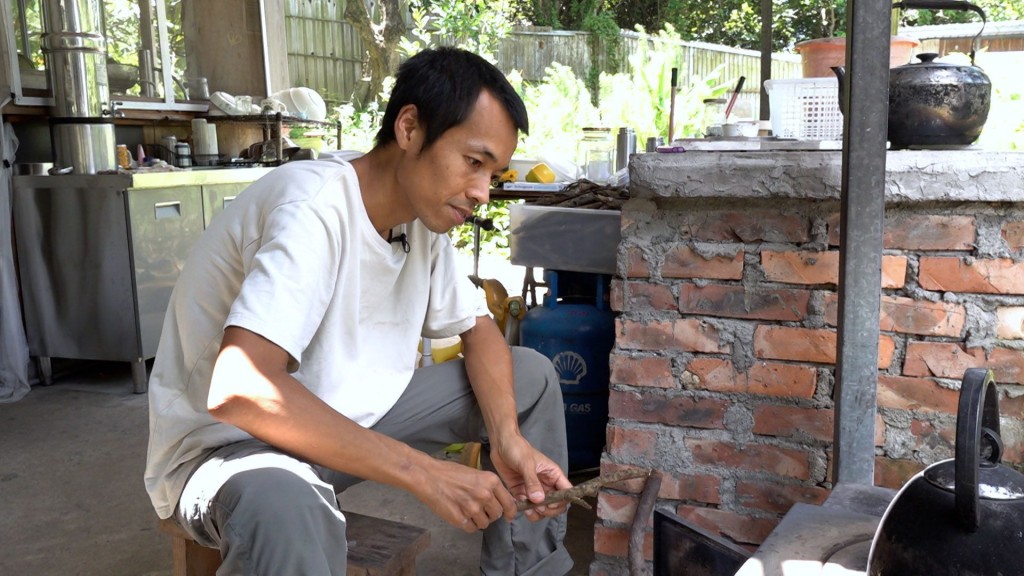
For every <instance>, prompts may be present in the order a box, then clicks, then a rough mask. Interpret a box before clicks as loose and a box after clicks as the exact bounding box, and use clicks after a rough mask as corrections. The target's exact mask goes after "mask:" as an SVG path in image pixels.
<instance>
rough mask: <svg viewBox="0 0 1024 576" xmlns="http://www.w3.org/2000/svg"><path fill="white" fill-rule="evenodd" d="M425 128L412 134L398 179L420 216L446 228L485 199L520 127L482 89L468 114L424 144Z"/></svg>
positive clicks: (432, 227)
mask: <svg viewBox="0 0 1024 576" xmlns="http://www.w3.org/2000/svg"><path fill="white" fill-rule="evenodd" d="M423 134H424V133H423V131H422V130H419V131H417V132H416V134H415V135H414V136H413V139H412V142H411V146H410V147H409V149H408V152H409V155H408V157H407V162H408V163H407V164H406V166H403V170H401V171H400V174H401V176H400V184H401V186H402V189H403V190H405V191H406V195H407V200H408V202H409V205H410V206H411V208H412V209H413V212H414V213H415V215H416V217H417V218H419V219H420V220H421V221H422V222H423V223H424V225H426V227H427V228H428V229H430V230H431V231H433V232H436V233H445V232H447V231H448V230H450V229H451V228H453V227H455V226H459V225H461V224H462V223H463V222H465V220H466V219H467V218H469V217H470V216H471V215H472V214H473V209H474V208H475V207H476V206H477V205H478V204H484V203H486V202H487V200H488V199H489V194H490V186H491V180H492V179H493V178H495V177H496V176H500V175H501V173H502V172H504V170H505V169H506V168H507V167H508V164H509V160H511V158H512V153H513V152H514V151H515V147H516V140H517V137H518V131H517V130H516V127H515V125H514V124H513V122H512V118H511V116H510V115H509V113H508V111H506V110H505V107H504V106H502V105H501V103H500V102H499V101H498V100H497V99H496V98H494V96H492V95H491V93H490V92H488V91H487V90H483V91H482V92H481V93H480V97H479V98H478V99H477V101H476V104H475V105H474V107H473V110H472V112H471V113H470V115H469V118H467V119H466V121H465V122H463V123H461V124H459V125H458V126H455V127H453V128H450V129H449V130H448V131H447V132H445V133H444V134H442V135H441V137H440V138H438V139H437V140H435V141H434V143H433V145H431V146H430V147H429V148H427V149H426V150H423V149H422V142H423Z"/></svg>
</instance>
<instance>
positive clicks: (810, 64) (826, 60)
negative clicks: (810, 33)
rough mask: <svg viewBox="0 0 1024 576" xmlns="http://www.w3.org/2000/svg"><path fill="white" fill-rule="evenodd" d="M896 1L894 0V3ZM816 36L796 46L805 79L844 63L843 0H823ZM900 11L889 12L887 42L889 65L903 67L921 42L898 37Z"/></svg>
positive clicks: (823, 74)
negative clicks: (829, 0)
mask: <svg viewBox="0 0 1024 576" xmlns="http://www.w3.org/2000/svg"><path fill="white" fill-rule="evenodd" d="M895 2H896V0H893V3H895ZM818 15H819V20H818V24H819V32H820V33H821V35H820V36H819V37H816V38H813V39H811V40H805V41H803V42H799V43H797V45H796V50H797V52H799V53H800V60H801V63H802V65H803V76H804V78H827V77H831V76H832V75H833V74H832V67H833V66H842V65H843V64H845V63H846V37H845V36H843V34H845V30H843V29H842V28H841V23H842V20H843V19H844V18H845V15H846V0H834V1H833V2H826V3H824V5H823V6H822V8H820V10H819V12H818ZM901 15H902V10H901V9H899V8H895V9H893V11H892V32H891V34H892V36H891V40H890V44H889V67H890V68H894V67H896V66H902V65H904V64H906V63H907V62H909V61H910V57H911V56H912V55H913V52H914V48H916V47H917V45H918V44H920V42H919V41H917V40H916V39H914V38H907V37H905V36H897V35H896V32H897V30H898V29H899V22H900V17H901Z"/></svg>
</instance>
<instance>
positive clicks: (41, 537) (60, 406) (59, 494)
mask: <svg viewBox="0 0 1024 576" xmlns="http://www.w3.org/2000/svg"><path fill="white" fill-rule="evenodd" d="M54 369H55V376H56V377H55V383H54V384H53V385H52V386H47V387H43V386H35V387H33V388H32V391H31V392H30V393H29V394H28V395H27V396H26V397H25V398H24V399H23V400H21V401H20V402H16V403H14V404H0V574H4V575H7V574H10V575H44V576H45V575H58V574H59V575H71V574H76V575H81V576H93V575H95V576H121V575H123V576H139V575H145V576H158V575H159V576H165V575H170V574H171V550H170V541H169V539H168V537H167V536H165V535H164V534H162V533H160V532H158V531H157V530H156V515H155V513H154V512H153V510H152V508H151V507H150V504H149V499H148V497H147V496H146V493H145V490H144V488H143V485H142V472H143V467H144V465H145V452H146V441H147V434H148V423H147V405H146V401H147V399H146V395H135V394H132V393H131V377H130V372H129V369H128V365H127V364H119V363H99V362H87V363H75V364H72V365H70V366H65V367H64V372H63V373H61V367H60V366H59V365H58V364H57V363H56V362H55V365H54ZM592 476H593V474H590V475H585V474H584V475H581V476H580V477H576V476H574V477H573V478H572V480H573V481H574V482H580V481H582V480H586V479H589V478H590V477H592ZM341 502H342V507H343V508H344V509H348V510H352V511H355V512H360V513H363V514H368V515H373V516H378V517H384V518H388V519H392V520H398V521H401V522H405V523H408V524H414V525H416V526H422V527H424V528H427V529H429V530H430V532H431V546H430V548H429V549H428V550H427V551H426V552H424V553H423V554H422V555H420V557H419V560H418V563H417V568H418V574H419V575H420V576H461V575H470V574H479V570H478V568H477V565H478V561H479V543H480V536H479V534H465V533H463V532H462V531H461V530H457V529H455V528H452V527H449V526H448V525H447V524H445V523H443V522H442V521H441V520H439V519H438V518H437V517H436V516H434V515H433V514H432V513H431V512H430V511H429V510H428V509H427V508H426V507H425V506H423V505H422V504H420V503H419V502H418V501H417V500H415V498H413V497H411V496H409V495H408V494H406V493H404V492H401V491H399V490H396V489H393V488H391V487H388V486H382V485H377V484H372V483H369V482H366V483H363V484H360V485H358V486H356V487H354V488H352V489H350V490H348V491H347V492H345V493H344V494H343V495H342V497H341ZM594 520H595V513H594V511H592V510H586V509H584V508H582V507H579V506H573V507H572V509H571V510H570V512H569V531H568V536H567V537H566V545H567V547H568V548H569V551H570V553H571V554H572V556H573V559H574V560H575V561H576V566H575V568H574V569H573V571H572V572H571V574H572V575H574V576H580V575H585V574H588V573H589V564H590V562H591V560H592V558H593V554H594V552H593V550H594V548H593V531H594Z"/></svg>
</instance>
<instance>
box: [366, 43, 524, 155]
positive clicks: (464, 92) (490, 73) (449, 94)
mask: <svg viewBox="0 0 1024 576" xmlns="http://www.w3.org/2000/svg"><path fill="white" fill-rule="evenodd" d="M482 90H487V91H489V92H490V93H491V94H492V95H493V96H494V97H495V98H497V99H498V101H499V102H501V103H502V104H503V105H504V106H505V110H507V111H508V113H509V116H511V117H512V123H513V124H514V125H515V127H516V128H518V129H519V130H521V131H522V132H523V133H524V134H526V133H528V132H529V120H528V119H527V116H526V106H525V105H524V104H523V101H522V99H521V98H519V95H518V94H516V91H515V89H513V88H512V85H511V84H509V83H508V80H506V79H505V75H504V74H502V73H501V70H498V68H497V67H495V66H494V65H493V64H491V63H490V62H488V61H487V60H484V59H483V58H481V57H480V56H478V55H476V54H473V53H472V52H467V51H466V50H461V49H458V48H451V47H443V48H433V49H427V50H424V51H422V52H420V53H419V54H416V55H415V56H413V57H412V58H410V59H408V60H406V61H405V62H404V63H403V64H402V65H401V67H399V69H398V75H397V77H396V79H395V86H394V88H393V89H392V91H391V99H390V100H389V101H388V106H387V108H386V109H385V110H384V120H383V122H382V125H381V128H380V131H378V132H377V138H376V145H377V147H382V146H386V145H387V144H390V143H391V142H394V140H395V120H396V119H397V118H398V112H399V111H400V110H401V109H402V107H404V106H406V105H407V104H413V105H415V106H416V110H417V111H418V113H419V120H420V122H421V123H422V125H423V126H424V127H425V128H426V139H425V140H424V142H423V148H424V149H425V148H429V147H430V145H431V144H433V143H434V142H436V141H437V139H438V138H440V137H441V135H442V134H444V133H445V132H446V131H448V129H450V128H452V127H454V126H458V125H459V124H461V123H462V122H464V121H465V120H466V118H468V117H469V114H470V112H472V110H473V106H474V105H475V104H476V101H477V99H478V98H479V97H480V92H481V91H482Z"/></svg>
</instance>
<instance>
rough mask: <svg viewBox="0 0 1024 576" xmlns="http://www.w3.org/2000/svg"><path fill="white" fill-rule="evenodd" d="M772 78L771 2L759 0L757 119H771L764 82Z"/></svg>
mask: <svg viewBox="0 0 1024 576" xmlns="http://www.w3.org/2000/svg"><path fill="white" fill-rule="evenodd" d="M771 77H772V0H761V86H760V87H759V88H760V90H761V98H760V101H761V109H760V112H759V114H758V119H760V120H768V119H769V118H771V107H770V106H769V104H770V102H769V101H768V92H767V91H766V90H765V89H764V81H765V80H770V79H771Z"/></svg>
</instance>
